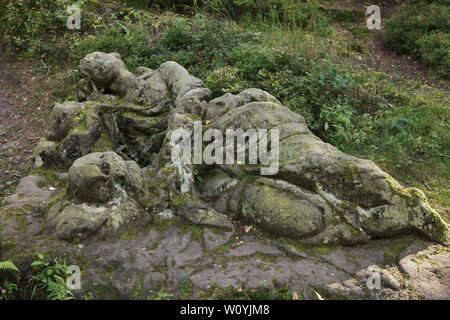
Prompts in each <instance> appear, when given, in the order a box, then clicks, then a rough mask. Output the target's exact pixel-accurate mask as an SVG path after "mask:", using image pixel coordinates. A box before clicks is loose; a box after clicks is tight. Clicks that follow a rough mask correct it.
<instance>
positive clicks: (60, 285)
mask: <svg viewBox="0 0 450 320" xmlns="http://www.w3.org/2000/svg"><path fill="white" fill-rule="evenodd" d="M31 266H32V267H33V268H34V269H35V272H36V274H35V275H33V276H32V277H31V280H32V282H33V283H34V288H33V293H32V295H31V299H33V297H34V294H35V292H36V291H37V290H42V289H45V290H46V291H47V297H48V299H50V300H71V299H73V298H74V296H73V294H72V292H71V291H70V290H69V288H68V287H67V284H66V274H67V266H66V263H65V262H64V263H62V264H61V263H59V261H58V259H56V258H55V259H54V260H53V264H51V263H50V262H46V261H45V259H44V255H43V254H41V253H39V254H38V260H36V261H34V262H33V263H31Z"/></svg>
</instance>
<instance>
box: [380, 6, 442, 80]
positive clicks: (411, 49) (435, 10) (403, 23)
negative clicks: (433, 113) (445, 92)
mask: <svg viewBox="0 0 450 320" xmlns="http://www.w3.org/2000/svg"><path fill="white" fill-rule="evenodd" d="M449 17H450V2H449V1H448V0H438V1H431V0H427V1H424V0H408V1H405V2H404V3H403V5H402V6H401V7H400V9H399V10H398V12H397V13H396V14H395V16H394V17H393V18H392V19H390V20H389V21H388V22H387V24H386V32H385V40H386V43H387V44H388V45H389V46H390V47H391V48H392V49H394V51H395V52H397V53H399V54H408V55H411V56H412V57H414V58H416V59H419V60H420V61H422V62H423V63H424V64H425V65H427V66H429V67H433V68H434V69H435V71H436V72H437V74H438V75H440V76H442V77H445V78H447V79H448V78H450V19H449Z"/></svg>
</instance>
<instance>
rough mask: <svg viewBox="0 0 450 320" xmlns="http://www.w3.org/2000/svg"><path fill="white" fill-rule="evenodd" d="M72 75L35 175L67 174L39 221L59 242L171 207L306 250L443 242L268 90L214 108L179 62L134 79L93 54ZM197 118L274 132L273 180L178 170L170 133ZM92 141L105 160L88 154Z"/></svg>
mask: <svg viewBox="0 0 450 320" xmlns="http://www.w3.org/2000/svg"><path fill="white" fill-rule="evenodd" d="M79 70H80V81H79V83H78V85H77V89H76V91H77V92H76V97H77V100H78V101H77V102H74V101H67V102H64V103H62V104H56V105H55V107H54V108H53V111H52V114H51V116H50V119H51V121H50V126H51V127H50V129H49V131H48V135H47V139H48V141H43V142H42V143H41V144H40V145H39V146H38V147H37V149H36V151H35V155H34V158H35V165H36V166H37V167H44V168H48V167H51V166H53V165H58V166H62V167H65V168H67V169H68V168H70V169H69V170H68V171H69V175H68V186H67V196H65V197H64V199H63V200H61V201H60V202H59V203H58V204H57V205H55V206H54V207H53V208H52V209H51V210H50V212H49V213H48V215H47V217H46V221H47V228H48V230H51V231H52V232H54V234H55V235H56V236H57V237H60V238H63V239H69V240H70V239H73V238H77V237H81V238H85V237H88V236H91V235H95V234H96V233H103V234H106V233H108V232H109V231H111V230H113V229H120V228H121V227H122V226H126V225H127V224H129V223H130V221H135V222H137V221H147V220H148V219H151V217H152V216H154V215H157V214H159V213H161V212H166V210H171V211H172V212H174V214H175V215H176V216H177V217H178V218H180V219H182V220H186V221H187V222H189V223H193V224H198V225H208V226H216V227H221V228H229V229H232V224H231V222H230V219H229V218H228V217H225V215H230V214H231V216H232V217H233V219H243V220H245V221H247V222H249V223H252V224H256V225H259V226H261V227H262V228H264V229H266V230H268V231H270V232H273V233H275V234H277V235H280V236H287V237H291V238H296V239H302V240H304V241H305V242H306V243H311V244H320V245H323V244H358V243H366V242H368V241H369V240H370V239H373V238H384V237H391V236H396V235H399V234H416V235H420V236H423V237H425V238H428V239H431V240H435V241H440V242H445V241H448V237H449V229H448V226H447V224H446V223H445V222H444V221H443V220H442V218H441V217H440V216H439V214H438V213H437V212H436V211H435V210H434V209H433V208H431V206H430V205H429V204H428V202H427V200H426V197H425V196H424V195H423V193H421V192H420V191H419V190H417V189H410V188H409V189H408V188H403V187H402V186H401V185H400V184H399V183H398V182H396V181H395V180H394V179H393V178H392V177H390V176H389V175H388V174H387V173H385V172H383V171H382V170H381V169H380V168H379V167H378V166H377V165H376V164H375V163H373V162H372V161H370V160H365V159H359V158H356V157H353V156H350V155H347V154H344V153H343V152H341V151H339V150H337V149H336V148H335V147H333V146H332V145H330V144H328V143H325V142H323V141H322V140H320V139H319V138H318V137H316V136H315V135H314V134H313V133H312V132H311V131H310V130H309V128H308V126H307V124H306V121H305V119H304V118H303V117H302V116H301V115H299V114H297V113H295V112H293V111H291V110H289V109H288V108H286V107H285V106H283V105H282V104H281V103H280V102H279V101H278V100H277V99H276V98H275V97H273V96H272V95H270V94H269V93H268V92H265V91H263V90H260V89H255V88H251V89H247V90H244V91H242V92H241V93H239V94H237V95H233V94H230V93H227V94H225V95H223V96H222V97H219V98H215V99H212V100H210V91H209V90H208V89H207V88H206V87H205V85H204V83H203V81H202V80H201V79H198V78H196V77H194V76H192V75H190V74H189V72H188V71H187V70H186V69H185V68H183V67H182V66H180V65H179V64H177V63H176V62H171V61H169V62H166V63H163V64H162V65H161V66H160V67H159V68H158V69H156V70H152V69H149V68H145V67H139V68H138V69H137V70H136V74H133V73H131V72H129V71H128V70H127V69H126V67H125V65H124V63H123V62H122V61H121V60H120V56H119V55H118V54H116V53H109V54H106V53H101V52H94V53H91V54H89V55H87V56H86V57H85V58H84V59H82V60H81V62H80V68H79ZM195 121H207V123H208V127H209V128H211V129H215V130H218V132H221V133H222V134H223V135H225V133H226V131H227V129H242V130H248V129H267V130H270V129H275V128H276V129H278V130H279V148H280V152H279V165H280V167H279V170H278V172H277V173H276V174H275V175H272V176H265V177H261V176H260V170H259V169H260V168H261V167H262V166H263V164H261V163H257V164H253V165H246V164H234V165H231V164H230V165H227V164H218V165H209V166H208V165H205V164H198V163H196V164H194V163H189V162H186V161H184V160H182V159H181V160H177V161H175V160H174V159H172V157H171V153H172V150H173V149H174V148H176V145H175V144H174V142H173V141H172V140H171V137H172V134H173V133H174V132H175V131H176V130H181V129H182V130H185V132H188V133H193V130H194V122H195ZM266 138H267V137H266ZM211 143H213V142H211ZM99 144H101V146H102V149H105V148H106V149H107V148H109V149H110V151H111V152H101V153H95V152H94V151H95V149H96V148H98V146H99ZM207 145H208V143H206V146H207ZM269 145H271V141H270V140H269ZM247 149H248V148H247ZM103 151H106V150H103ZM247 152H248V150H247ZM141 168H142V170H141ZM196 178H198V179H200V182H199V181H198V179H197V181H196ZM205 199H212V200H214V201H213V202H214V204H211V203H210V202H208V201H205ZM108 230H109V231H108Z"/></svg>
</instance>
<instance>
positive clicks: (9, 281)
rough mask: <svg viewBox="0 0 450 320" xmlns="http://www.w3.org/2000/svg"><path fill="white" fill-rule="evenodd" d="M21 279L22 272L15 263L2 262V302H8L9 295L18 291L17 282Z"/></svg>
mask: <svg viewBox="0 0 450 320" xmlns="http://www.w3.org/2000/svg"><path fill="white" fill-rule="evenodd" d="M0 244H1V243H0ZM19 279H20V271H19V269H18V268H17V266H16V265H15V264H14V262H12V261H10V260H7V261H0V300H2V299H6V300H7V299H8V296H9V295H12V294H13V293H14V292H16V291H17V289H18V286H17V284H16V282H18V281H19Z"/></svg>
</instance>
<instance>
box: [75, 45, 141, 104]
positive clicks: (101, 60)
mask: <svg viewBox="0 0 450 320" xmlns="http://www.w3.org/2000/svg"><path fill="white" fill-rule="evenodd" d="M79 72H80V74H81V75H82V77H83V79H85V83H86V84H85V85H84V86H83V94H81V93H80V94H78V97H79V98H81V97H84V96H86V91H87V90H86V86H90V87H92V88H96V90H98V91H99V92H102V93H112V94H114V95H117V96H119V97H120V98H123V99H125V100H131V99H133V98H134V97H135V96H136V94H137V92H136V90H137V80H136V77H135V76H134V75H133V74H132V73H131V72H130V71H128V70H127V68H126V66H125V64H124V63H123V62H122V60H120V55H119V54H117V53H103V52H93V53H90V54H88V55H86V56H85V57H84V58H83V59H82V60H81V61H80V67H79Z"/></svg>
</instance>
